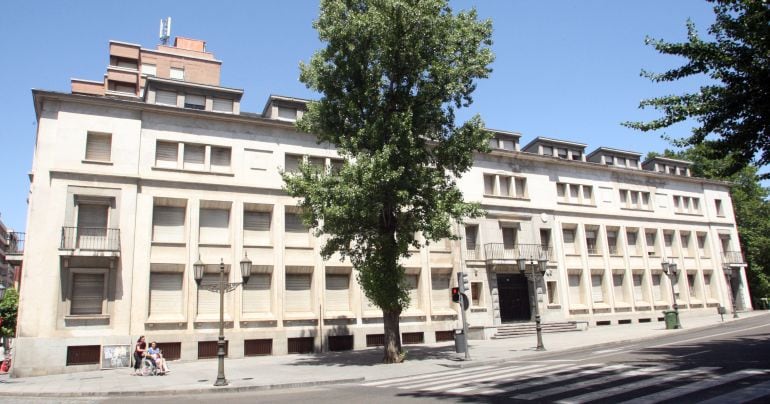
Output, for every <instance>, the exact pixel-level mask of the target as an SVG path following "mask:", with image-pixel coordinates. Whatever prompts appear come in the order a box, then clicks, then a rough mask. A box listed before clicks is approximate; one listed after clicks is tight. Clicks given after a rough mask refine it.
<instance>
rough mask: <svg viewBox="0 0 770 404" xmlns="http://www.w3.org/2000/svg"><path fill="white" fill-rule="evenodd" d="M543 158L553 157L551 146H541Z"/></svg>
mask: <svg viewBox="0 0 770 404" xmlns="http://www.w3.org/2000/svg"><path fill="white" fill-rule="evenodd" d="M543 156H551V157H553V147H551V146H543Z"/></svg>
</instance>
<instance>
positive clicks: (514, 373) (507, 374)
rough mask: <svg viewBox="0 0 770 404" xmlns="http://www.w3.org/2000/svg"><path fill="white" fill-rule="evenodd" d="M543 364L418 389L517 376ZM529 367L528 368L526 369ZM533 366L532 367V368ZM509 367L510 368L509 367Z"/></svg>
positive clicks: (442, 387)
mask: <svg viewBox="0 0 770 404" xmlns="http://www.w3.org/2000/svg"><path fill="white" fill-rule="evenodd" d="M542 367H543V366H542V365H533V366H527V367H521V368H517V369H516V370H509V371H506V372H502V373H498V374H494V375H490V376H481V377H478V376H477V377H470V378H463V379H462V380H455V381H453V382H451V383H447V384H441V385H438V386H432V387H427V388H424V389H420V390H421V391H436V390H446V389H449V388H452V387H457V386H461V385H464V384H467V383H468V382H482V381H486V380H500V379H504V378H507V377H511V376H518V375H522V374H527V373H532V372H535V371H538V370H541V368H542ZM527 368H529V369H527ZM533 368H534V369H533ZM509 369H510V368H509Z"/></svg>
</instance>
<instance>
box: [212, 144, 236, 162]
mask: <svg viewBox="0 0 770 404" xmlns="http://www.w3.org/2000/svg"><path fill="white" fill-rule="evenodd" d="M230 154H231V153H230V148H229V147H212V148H211V165H212V166H218V167H230Z"/></svg>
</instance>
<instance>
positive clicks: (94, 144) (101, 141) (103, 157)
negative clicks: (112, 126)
mask: <svg viewBox="0 0 770 404" xmlns="http://www.w3.org/2000/svg"><path fill="white" fill-rule="evenodd" d="M86 138H87V139H86V160H91V161H110V157H111V151H112V135H110V134H109V133H93V132H88V134H87V136H86Z"/></svg>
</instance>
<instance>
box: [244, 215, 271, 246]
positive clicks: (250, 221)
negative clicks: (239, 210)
mask: <svg viewBox="0 0 770 404" xmlns="http://www.w3.org/2000/svg"><path fill="white" fill-rule="evenodd" d="M271 214H272V212H249V211H245V212H243V243H244V244H245V245H269V244H270V217H271Z"/></svg>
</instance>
